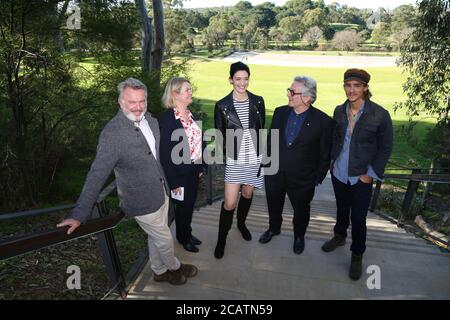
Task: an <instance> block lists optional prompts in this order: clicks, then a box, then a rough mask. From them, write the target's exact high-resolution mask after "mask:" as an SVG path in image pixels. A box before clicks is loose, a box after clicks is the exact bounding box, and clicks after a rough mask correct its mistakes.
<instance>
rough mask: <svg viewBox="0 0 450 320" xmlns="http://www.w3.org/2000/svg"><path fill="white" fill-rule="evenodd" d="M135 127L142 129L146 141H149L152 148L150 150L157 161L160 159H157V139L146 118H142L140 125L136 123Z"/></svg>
mask: <svg viewBox="0 0 450 320" xmlns="http://www.w3.org/2000/svg"><path fill="white" fill-rule="evenodd" d="M134 125H135V126H136V127H139V128H141V131H142V134H143V135H144V137H145V140H147V143H148V145H149V146H150V149H151V150H152V154H153V156H154V157H155V159H158V158H157V157H156V140H155V137H154V136H153V132H152V129H150V126H149V124H148V122H147V120H146V119H145V117H143V118H142V120H141V121H140V122H139V124H138V122H135V123H134Z"/></svg>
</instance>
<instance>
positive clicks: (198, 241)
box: [191, 235, 202, 246]
mask: <svg viewBox="0 0 450 320" xmlns="http://www.w3.org/2000/svg"><path fill="white" fill-rule="evenodd" d="M191 243H192V244H194V245H196V246H198V245H201V244H202V242H201V241H200V240H199V239H197V238H196V237H194V236H193V235H191Z"/></svg>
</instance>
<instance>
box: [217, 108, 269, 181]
mask: <svg viewBox="0 0 450 320" xmlns="http://www.w3.org/2000/svg"><path fill="white" fill-rule="evenodd" d="M233 105H234V108H235V110H236V113H237V114H238V116H239V120H240V121H241V124H242V128H243V129H244V130H243V136H242V142H241V147H240V150H239V153H238V157H237V160H234V159H231V158H228V159H227V162H226V166H225V182H227V183H236V184H248V185H251V186H254V187H256V188H259V189H261V188H262V187H263V184H264V177H263V176H262V175H260V176H259V177H257V174H258V170H259V166H260V164H261V159H262V155H260V156H257V154H256V150H255V147H254V145H253V141H252V138H251V135H250V130H249V128H248V127H249V100H248V99H247V100H245V101H237V100H234V99H233Z"/></svg>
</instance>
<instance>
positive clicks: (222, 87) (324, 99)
mask: <svg viewBox="0 0 450 320" xmlns="http://www.w3.org/2000/svg"><path fill="white" fill-rule="evenodd" d="M190 63H191V72H190V77H191V79H192V81H193V85H194V89H195V91H194V97H195V98H197V99H200V102H201V104H202V109H203V111H205V112H206V113H207V114H208V119H207V121H206V123H205V124H204V128H205V129H207V128H211V127H212V126H213V119H214V103H215V101H217V100H218V99H220V98H222V97H224V96H225V95H226V94H228V93H229V92H230V91H231V90H232V86H231V85H230V84H229V81H228V77H229V74H228V70H229V65H230V64H229V63H228V62H221V61H205V60H194V61H191V62H190ZM345 70H346V68H317V67H284V66H283V67H282V66H269V65H256V64H255V65H250V72H251V76H250V86H249V90H250V91H251V92H253V93H255V94H257V95H261V96H263V98H264V100H265V103H266V113H267V125H266V127H268V126H269V125H270V122H271V118H272V114H273V110H274V109H275V108H276V107H278V106H281V105H285V104H286V103H287V97H286V89H287V88H288V87H289V86H290V84H291V82H292V79H293V78H294V77H295V76H297V75H307V76H310V77H313V78H314V79H315V80H316V81H317V91H318V94H317V101H316V102H315V103H314V106H315V107H316V108H318V109H320V110H322V111H324V112H325V113H327V114H328V115H330V116H332V114H333V110H334V108H335V107H336V105H338V104H341V103H343V102H344V101H345V99H346V97H345V94H344V90H343V87H342V79H343V74H344V72H345ZM366 70H367V71H368V72H369V73H370V74H371V80H370V90H371V92H372V94H373V97H372V100H373V101H375V102H376V103H378V104H380V105H382V106H383V107H385V108H386V109H387V110H389V112H390V114H391V117H392V119H393V122H394V127H395V129H396V131H395V142H394V153H393V155H392V157H391V159H392V160H393V161H395V162H399V163H403V164H406V163H407V162H408V161H409V160H410V159H411V158H412V159H415V160H417V161H418V162H419V163H421V164H423V165H427V161H426V159H424V158H422V157H420V156H419V155H418V154H417V153H416V151H415V150H414V149H413V148H412V147H410V146H409V145H407V143H406V141H405V139H404V138H403V137H401V136H400V135H399V133H398V130H399V128H400V127H401V126H402V125H404V124H406V122H407V120H408V117H407V116H406V113H405V111H404V110H399V111H397V112H396V113H394V111H393V105H394V103H395V102H399V101H403V100H404V99H405V96H404V94H403V92H402V84H403V83H404V81H405V79H406V75H405V74H403V73H402V70H401V69H400V68H398V67H378V68H370V67H368V68H366ZM430 125H431V123H429V122H428V123H427V122H426V121H425V120H424V122H421V123H419V125H418V126H417V127H416V133H417V134H419V135H423V134H424V133H425V130H426V127H428V126H430Z"/></svg>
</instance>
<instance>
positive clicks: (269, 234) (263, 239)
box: [259, 230, 280, 243]
mask: <svg viewBox="0 0 450 320" xmlns="http://www.w3.org/2000/svg"><path fill="white" fill-rule="evenodd" d="M279 234H280V231H278V232H273V231H271V230H267V231H266V232H264V233H263V234H262V235H261V237H260V238H259V242H261V243H267V242H269V241H270V240H272V237H273V236H277V235H279Z"/></svg>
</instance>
